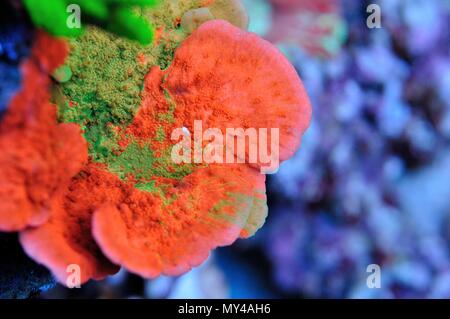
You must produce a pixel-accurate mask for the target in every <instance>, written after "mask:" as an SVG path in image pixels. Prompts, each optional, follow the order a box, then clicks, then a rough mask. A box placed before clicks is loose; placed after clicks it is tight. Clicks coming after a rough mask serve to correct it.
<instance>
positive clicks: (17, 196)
mask: <svg viewBox="0 0 450 319" xmlns="http://www.w3.org/2000/svg"><path fill="white" fill-rule="evenodd" d="M42 48H45V52H46V54H45V55H44V54H42V52H44V50H42ZM67 52H68V49H67V45H66V44H65V42H63V41H59V40H55V39H52V38H50V37H49V36H47V35H46V34H44V33H39V35H38V39H37V42H36V45H35V47H34V50H33V56H32V60H30V61H27V62H26V63H25V64H24V65H23V79H24V81H23V85H22V90H21V91H20V92H19V93H18V95H17V96H16V97H15V98H14V99H13V101H12V102H11V105H10V107H9V111H8V113H7V114H6V116H5V118H4V119H3V121H2V123H1V125H0V148H1V149H2V156H1V157H0V175H1V176H2V179H1V180H0V230H4V231H17V230H22V229H24V228H25V227H27V226H37V225H40V224H42V223H44V222H45V221H46V219H47V218H48V215H49V213H50V211H51V209H52V201H53V200H54V198H56V197H58V196H59V195H58V194H59V193H60V192H61V189H64V185H67V184H68V182H69V181H70V178H71V177H72V176H73V175H75V174H76V173H77V172H78V171H79V170H80V168H81V167H82V165H83V163H84V162H85V161H86V160H87V148H86V142H85V141H84V139H83V138H82V137H81V134H80V130H79V129H78V127H77V126H76V125H75V124H57V123H56V108H55V106H54V105H52V104H50V103H49V102H48V101H49V100H50V84H51V81H50V78H49V73H51V72H53V70H54V69H55V68H56V67H57V66H58V65H59V64H61V63H62V62H63V61H64V59H65V57H66V55H67Z"/></svg>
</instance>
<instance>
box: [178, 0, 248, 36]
mask: <svg viewBox="0 0 450 319" xmlns="http://www.w3.org/2000/svg"><path fill="white" fill-rule="evenodd" d="M214 19H221V20H226V21H228V22H230V23H231V24H233V25H234V26H236V27H238V28H241V29H243V30H246V29H247V28H248V15H247V12H246V11H245V7H244V5H243V4H242V2H241V0H213V1H209V2H207V6H205V7H202V8H194V9H191V10H189V11H187V12H186V13H185V14H184V15H183V17H182V18H181V26H182V27H183V29H184V30H186V31H187V32H188V33H192V31H194V30H195V29H197V28H198V27H199V26H200V25H202V24H203V23H205V22H206V21H209V20H214Z"/></svg>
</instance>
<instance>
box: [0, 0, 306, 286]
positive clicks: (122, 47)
mask: <svg viewBox="0 0 450 319" xmlns="http://www.w3.org/2000/svg"><path fill="white" fill-rule="evenodd" d="M228 4H229V5H230V6H231V7H227V2H226V1H218V2H217V3H216V6H215V5H214V2H212V1H208V2H205V1H166V2H163V3H162V4H160V6H159V7H157V8H154V9H152V10H148V11H145V10H144V11H143V12H142V13H141V14H142V15H144V16H145V17H146V18H147V19H149V20H150V21H151V23H152V24H153V25H155V26H156V27H157V36H156V39H155V41H154V43H152V44H151V45H148V46H141V45H140V44H138V43H135V42H133V41H130V40H127V39H124V38H120V37H117V36H115V35H112V34H110V33H107V32H106V31H103V30H101V29H98V28H96V27H92V26H91V27H87V28H86V30H85V32H84V33H83V34H82V35H81V36H80V37H77V38H73V39H59V38H53V37H51V36H49V35H47V34H46V33H44V32H43V31H41V32H38V35H37V37H36V39H35V43H34V47H33V53H32V55H31V56H30V58H29V59H28V60H27V61H26V62H25V63H24V64H23V66H22V73H23V83H22V89H21V91H20V92H19V93H18V94H17V95H16V96H15V98H14V99H13V101H12V102H11V104H10V106H9V109H8V112H7V114H6V116H5V117H4V119H3V120H2V122H1V125H0V147H1V149H2V152H1V154H0V162H1V163H0V164H1V165H0V170H1V173H0V176H1V180H0V230H2V231H7V232H20V242H21V244H22V246H23V248H24V250H25V251H26V253H27V254H28V255H29V256H31V257H32V258H33V259H34V260H35V261H36V262H38V263H40V264H43V265H45V266H46V267H48V268H49V269H50V270H51V271H52V272H53V274H54V275H55V277H56V278H57V279H58V280H59V281H60V282H63V283H65V282H66V276H67V274H66V269H67V266H68V265H71V264H77V265H79V266H80V269H81V278H82V282H86V281H87V280H89V279H91V278H92V279H101V278H104V277H105V276H107V275H109V274H113V273H115V272H116V271H117V270H118V269H119V267H124V268H125V269H127V270H128V271H131V272H133V273H136V274H139V275H141V276H143V277H147V278H152V277H155V276H158V275H160V274H166V275H179V274H181V273H184V272H186V271H188V270H189V269H191V268H192V267H194V266H197V265H199V264H200V263H202V262H203V261H204V260H205V259H206V258H207V256H208V254H209V253H210V251H211V250H212V249H214V248H216V247H218V246H224V245H230V244H232V243H233V242H234V241H235V240H236V239H238V238H247V237H249V236H252V235H253V234H254V233H255V232H256V231H257V230H258V229H259V228H260V227H261V226H262V224H263V223H264V220H265V218H266V216H267V205H266V195H265V175H263V174H261V173H260V171H259V167H257V166H258V165H256V166H255V165H249V164H245V163H240V164H238V163H234V164H202V163H189V164H184V163H181V164H175V163H174V162H173V161H172V160H171V157H170V154H171V148H172V146H173V144H174V143H175V142H174V141H172V140H171V138H170V135H171V132H172V131H173V130H174V129H175V128H180V127H185V128H187V129H189V130H190V131H192V129H193V128H192V125H193V123H194V121H196V120H201V121H202V122H203V125H204V127H214V128H219V129H223V130H224V129H225V128H227V127H237V128H244V129H247V128H256V129H258V128H272V127H276V128H279V131H280V146H279V150H280V160H281V161H284V160H287V159H288V158H289V157H291V156H292V155H293V154H294V153H295V152H296V150H297V148H298V147H299V145H300V140H301V136H302V134H303V133H304V131H305V130H306V128H307V126H308V125H309V121H310V116H311V109H310V104H309V101H308V97H307V95H306V93H305V90H304V88H303V85H302V83H301V80H300V78H299V77H298V75H297V73H296V71H295V69H294V68H293V67H292V66H291V65H290V63H289V62H288V61H287V60H286V58H285V57H284V56H283V55H282V54H281V53H280V52H279V51H278V50H277V49H276V48H275V47H274V46H272V45H271V44H270V43H268V42H266V41H265V40H262V39H261V38H259V37H258V36H256V35H255V34H252V33H249V32H247V31H245V30H244V29H245V26H246V22H244V20H243V19H246V15H245V12H244V13H242V8H243V7H242V6H241V4H240V3H238V2H237V1H229V2H228ZM202 8H203V9H207V10H208V12H209V13H210V14H211V15H212V17H213V18H212V19H206V20H205V21H204V22H203V23H199V24H198V26H197V25H194V24H192V23H187V22H186V21H184V22H185V23H187V25H188V26H189V27H188V28H187V29H185V28H184V27H183V26H182V24H181V21H182V20H183V17H184V20H189V15H191V14H190V13H189V14H188V16H186V13H187V12H191V13H192V10H199V9H202ZM204 12H206V11H204ZM191 16H192V15H191ZM228 16H229V17H230V18H229V20H230V21H231V22H234V23H235V24H238V26H235V25H233V24H232V23H230V22H228V21H227V20H228V19H227V17H228ZM217 17H220V18H221V19H224V20H219V19H217ZM236 21H238V22H236ZM185 23H184V24H185Z"/></svg>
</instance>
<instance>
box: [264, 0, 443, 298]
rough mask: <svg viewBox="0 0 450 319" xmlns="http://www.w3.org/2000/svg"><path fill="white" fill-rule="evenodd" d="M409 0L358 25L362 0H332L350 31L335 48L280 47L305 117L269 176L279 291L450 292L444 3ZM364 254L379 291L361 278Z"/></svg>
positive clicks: (271, 251) (269, 246) (270, 245)
mask: <svg viewBox="0 0 450 319" xmlns="http://www.w3.org/2000/svg"><path fill="white" fill-rule="evenodd" d="M413 2H414V3H410V2H407V3H406V2H404V1H391V0H389V1H381V3H380V4H381V7H382V12H383V17H382V19H383V20H382V24H383V28H382V29H376V30H369V29H366V28H365V27H364V25H365V19H366V17H365V16H364V14H363V13H365V7H364V4H363V3H359V4H355V2H351V1H343V2H342V3H343V12H344V13H345V14H346V18H347V19H346V20H347V23H348V25H349V27H350V30H349V41H348V43H347V44H346V46H345V47H344V50H343V51H342V52H341V53H340V54H339V55H338V56H336V57H334V58H333V59H328V60H323V59H320V58H317V57H314V56H311V55H307V54H305V53H302V52H301V50H299V49H297V48H295V47H292V46H290V47H288V48H287V50H286V52H287V53H288V54H289V56H290V58H291V60H292V61H293V62H294V63H295V64H296V65H297V68H298V70H299V72H300V73H301V75H302V78H303V79H304V83H305V86H306V88H307V90H308V93H309V94H310V97H311V100H312V104H313V109H314V111H313V113H314V116H313V123H312V125H311V128H310V130H309V131H308V132H307V134H306V135H305V136H304V138H303V145H302V147H301V151H300V152H299V153H298V154H297V155H296V156H295V157H294V158H293V159H292V160H291V161H288V162H286V163H284V164H283V165H282V166H281V167H280V170H279V172H278V174H276V175H274V176H272V177H271V179H270V185H271V188H270V189H269V190H270V191H271V192H272V196H275V198H277V200H276V202H275V204H274V207H273V209H272V215H271V216H272V217H273V219H272V221H271V219H269V223H268V228H269V229H268V234H269V240H267V242H266V244H265V245H264V244H263V245H264V246H265V247H266V251H267V254H268V256H269V260H271V261H272V263H273V265H274V267H275V270H276V272H275V277H274V278H275V281H276V282H278V283H279V285H280V287H283V289H284V291H288V292H289V293H294V294H295V293H299V294H302V295H304V296H307V297H350V298H364V297H368V298H394V297H397V298H406V297H415V298H417V297H439V298H442V297H450V289H448V287H446V286H445V284H443V283H441V280H442V281H443V282H446V283H448V282H450V279H449V278H450V276H449V271H450V268H449V267H450V256H449V253H448V247H449V239H450V237H449V235H448V233H449V229H450V226H449V225H450V209H448V208H447V207H448V204H449V200H448V198H450V193H449V192H448V191H446V187H445V186H443V184H445V182H443V181H445V180H448V179H447V177H446V176H447V172H448V174H450V155H449V156H444V155H442V154H443V153H445V150H448V149H449V144H448V142H449V139H448V137H449V133H450V115H449V113H450V107H449V90H448V88H449V87H450V62H449V61H450V59H449V47H448V43H449V42H448V40H449V33H448V30H447V29H448V28H447V27H446V26H448V21H449V17H450V6H449V5H448V4H446V3H445V2H444V1H421V0H416V1H413ZM357 6H359V7H357ZM349 12H351V13H352V14H351V15H350V14H349ZM355 12H360V14H359V15H357V14H355ZM421 16H423V19H424V20H421V19H418V18H419V17H421ZM427 21H428V22H427ZM446 41H447V42H446ZM447 152H448V151H447ZM448 178H450V176H449V177H448ZM439 180H440V181H439ZM433 193H436V194H433ZM437 194H438V195H437ZM444 203H445V204H444ZM372 263H375V264H379V265H380V266H381V269H382V287H381V289H369V288H367V286H366V278H367V275H368V273H367V272H366V267H367V265H369V264H372Z"/></svg>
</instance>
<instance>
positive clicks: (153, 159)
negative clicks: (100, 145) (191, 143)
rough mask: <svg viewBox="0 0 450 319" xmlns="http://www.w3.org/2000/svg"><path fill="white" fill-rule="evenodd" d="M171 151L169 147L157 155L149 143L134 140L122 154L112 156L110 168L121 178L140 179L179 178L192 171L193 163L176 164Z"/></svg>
mask: <svg viewBox="0 0 450 319" xmlns="http://www.w3.org/2000/svg"><path fill="white" fill-rule="evenodd" d="M170 153H171V152H170V149H169V150H168V151H167V152H165V153H164V154H159V156H157V155H156V154H155V152H154V151H153V150H152V149H151V148H150V147H149V146H148V145H144V146H141V145H140V144H139V143H136V142H132V143H130V144H129V145H128V146H127V148H126V149H125V150H124V151H123V152H122V153H121V154H120V155H118V156H114V157H111V159H110V161H109V163H108V168H109V170H110V171H111V172H112V173H115V174H116V175H118V176H119V177H120V178H121V179H126V178H127V177H128V176H133V177H134V178H135V179H137V180H138V181H145V180H150V179H152V178H155V177H163V178H170V179H175V180H179V179H182V178H183V177H185V176H187V175H189V174H191V173H192V171H193V168H194V166H193V165H192V164H182V165H177V164H174V163H173V162H172V160H171V157H170V155H171V154H170Z"/></svg>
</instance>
